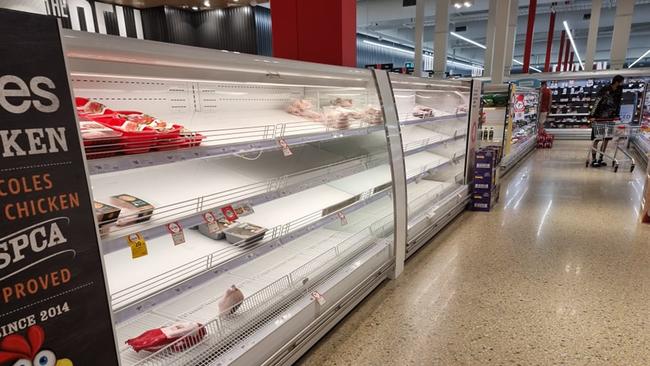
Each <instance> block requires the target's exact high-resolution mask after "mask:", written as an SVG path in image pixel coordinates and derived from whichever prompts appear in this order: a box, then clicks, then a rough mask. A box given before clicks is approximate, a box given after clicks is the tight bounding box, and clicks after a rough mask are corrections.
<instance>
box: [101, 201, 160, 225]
mask: <svg viewBox="0 0 650 366" xmlns="http://www.w3.org/2000/svg"><path fill="white" fill-rule="evenodd" d="M110 202H111V204H113V205H115V206H117V207H119V208H121V209H122V212H121V213H120V216H119V218H118V219H117V226H127V225H131V224H136V223H140V222H145V221H147V220H149V219H150V218H151V215H153V209H154V207H153V206H152V205H151V204H149V203H148V202H146V201H144V200H141V199H140V198H137V197H134V196H131V195H129V194H120V195H117V196H113V197H111V199H110Z"/></svg>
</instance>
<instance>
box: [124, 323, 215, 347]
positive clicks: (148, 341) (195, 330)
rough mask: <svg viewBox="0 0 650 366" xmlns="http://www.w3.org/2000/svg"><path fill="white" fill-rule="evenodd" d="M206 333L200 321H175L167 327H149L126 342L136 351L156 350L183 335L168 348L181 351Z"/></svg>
mask: <svg viewBox="0 0 650 366" xmlns="http://www.w3.org/2000/svg"><path fill="white" fill-rule="evenodd" d="M206 333H207V332H206V330H205V328H204V327H203V325H201V324H200V323H194V322H183V323H175V324H172V325H170V326H167V327H162V328H157V329H150V330H148V331H146V332H144V333H142V334H140V335H139V336H137V337H135V338H132V339H129V340H127V341H126V344H128V345H129V346H131V347H132V348H133V350H134V351H136V352H140V351H148V352H156V351H159V350H161V349H163V348H165V347H166V346H168V345H169V344H172V343H174V342H176V341H178V340H179V339H181V338H183V337H185V338H183V339H182V340H180V341H178V342H177V343H174V345H173V346H171V348H170V349H171V350H172V351H174V352H181V351H183V350H186V349H187V348H189V347H191V346H193V345H195V344H197V343H199V342H200V341H201V340H202V339H203V338H204V337H205V335H206Z"/></svg>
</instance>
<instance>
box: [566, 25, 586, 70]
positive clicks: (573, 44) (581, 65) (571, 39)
mask: <svg viewBox="0 0 650 366" xmlns="http://www.w3.org/2000/svg"><path fill="white" fill-rule="evenodd" d="M564 30H566V34H568V35H569V41H571V46H573V52H575V53H576V56H577V57H578V62H579V63H580V67H582V69H583V70H584V69H585V65H583V64H582V60H581V59H580V54H579V53H578V49H577V48H576V43H575V42H574V41H573V36H572V35H571V30H569V23H567V21H566V20H565V21H564Z"/></svg>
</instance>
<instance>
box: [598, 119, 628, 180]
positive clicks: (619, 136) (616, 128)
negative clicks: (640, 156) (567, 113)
mask: <svg viewBox="0 0 650 366" xmlns="http://www.w3.org/2000/svg"><path fill="white" fill-rule="evenodd" d="M591 126H592V129H593V130H592V131H593V136H594V140H593V141H601V142H603V143H604V141H605V140H611V143H610V144H613V145H614V154H613V155H609V154H608V153H607V151H603V150H599V149H596V148H594V147H593V145H592V146H590V147H589V152H588V153H587V164H586V166H587V167H589V165H591V163H592V161H591V157H592V156H593V153H594V152H595V153H596V155H598V154H600V155H601V156H603V157H604V158H607V159H609V160H611V162H612V168H613V169H614V172H617V171H618V168H619V166H620V164H621V163H623V162H629V163H630V172H633V171H634V168H635V167H636V162H635V160H634V158H633V157H632V155H630V153H628V152H627V148H628V147H629V145H630V137H634V136H635V135H638V134H639V132H640V129H641V126H632V125H630V124H629V123H622V122H621V121H620V120H619V119H593V120H592V121H591ZM621 143H623V145H621ZM622 146H623V147H622ZM619 151H620V152H621V154H623V155H624V158H623V159H619V158H617V155H618V153H619Z"/></svg>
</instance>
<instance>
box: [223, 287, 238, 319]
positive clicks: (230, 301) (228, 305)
mask: <svg viewBox="0 0 650 366" xmlns="http://www.w3.org/2000/svg"><path fill="white" fill-rule="evenodd" d="M243 301H244V294H243V293H242V292H241V290H240V289H238V288H237V286H235V285H232V286H230V288H228V290H226V294H225V295H224V296H223V297H222V298H221V300H220V301H219V315H223V314H234V313H235V312H236V311H237V309H239V306H240V305H241V303H242V302H243Z"/></svg>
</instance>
